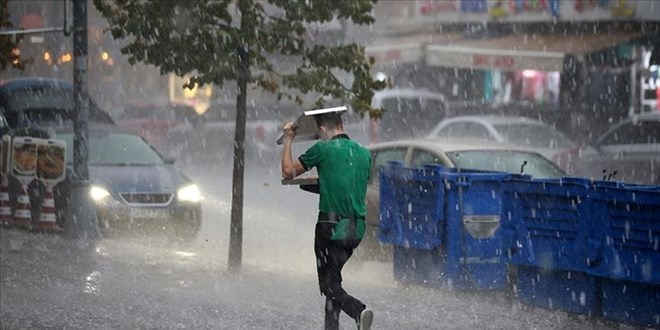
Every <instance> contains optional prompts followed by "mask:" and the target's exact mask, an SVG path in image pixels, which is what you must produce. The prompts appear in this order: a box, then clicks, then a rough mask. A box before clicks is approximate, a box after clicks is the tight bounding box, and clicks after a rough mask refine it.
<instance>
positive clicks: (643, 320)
mask: <svg viewBox="0 0 660 330" xmlns="http://www.w3.org/2000/svg"><path fill="white" fill-rule="evenodd" d="M601 283H602V284H601V287H602V316H603V317H604V318H607V319H610V320H613V321H617V322H621V323H626V324H633V325H638V326H643V327H652V328H660V285H659V284H649V283H640V282H631V281H622V280H613V279H608V278H602V279H601Z"/></svg>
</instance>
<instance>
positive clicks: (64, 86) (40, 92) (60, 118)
mask: <svg viewBox="0 0 660 330" xmlns="http://www.w3.org/2000/svg"><path fill="white" fill-rule="evenodd" d="M73 94H74V93H73V84H72V83H70V82H67V81H64V80H59V79H54V78H13V79H8V80H3V81H0V110H2V113H3V114H4V117H5V119H6V120H7V123H8V125H9V126H10V127H13V128H21V127H28V126H33V125H38V124H53V123H57V124H61V123H63V122H67V121H72V120H73V118H74V115H75V110H74V109H75V106H74V95H73ZM89 121H90V122H95V123H102V124H114V120H113V119H112V117H110V115H109V114H108V113H107V112H105V111H103V110H102V109H100V108H99V107H98V106H97V105H96V104H95V103H94V102H93V100H91V99H90V101H89Z"/></svg>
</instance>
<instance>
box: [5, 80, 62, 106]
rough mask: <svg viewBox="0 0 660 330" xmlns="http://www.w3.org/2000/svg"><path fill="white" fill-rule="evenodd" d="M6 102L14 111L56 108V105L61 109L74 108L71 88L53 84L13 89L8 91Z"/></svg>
mask: <svg viewBox="0 0 660 330" xmlns="http://www.w3.org/2000/svg"><path fill="white" fill-rule="evenodd" d="M5 103H6V105H7V108H8V109H13V110H14V111H21V110H25V109H44V108H54V107H55V105H57V108H60V109H73V108H74V101H73V93H72V92H71V90H67V89H62V88H54V87H52V86H47V87H43V88H29V89H28V88H26V89H16V90H12V91H11V93H7V95H6V99H5Z"/></svg>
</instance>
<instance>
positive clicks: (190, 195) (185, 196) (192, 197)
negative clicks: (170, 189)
mask: <svg viewBox="0 0 660 330" xmlns="http://www.w3.org/2000/svg"><path fill="white" fill-rule="evenodd" d="M176 197H177V199H178V200H179V201H180V202H193V203H199V202H200V201H201V200H202V192H200V191H199V187H197V185H196V184H191V185H188V186H185V187H183V188H181V189H179V191H177V193H176Z"/></svg>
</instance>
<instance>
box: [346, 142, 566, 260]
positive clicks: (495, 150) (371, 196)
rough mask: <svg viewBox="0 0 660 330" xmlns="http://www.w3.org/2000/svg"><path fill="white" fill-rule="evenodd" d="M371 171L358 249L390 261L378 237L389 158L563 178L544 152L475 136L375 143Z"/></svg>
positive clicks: (365, 256)
mask: <svg viewBox="0 0 660 330" xmlns="http://www.w3.org/2000/svg"><path fill="white" fill-rule="evenodd" d="M368 149H369V150H370V152H371V174H370V176H369V183H368V185H367V198H366V205H367V218H366V222H367V234H366V235H365V238H364V240H363V241H362V243H361V244H360V247H359V248H358V258H360V259H363V260H373V259H375V260H381V261H387V260H389V258H390V257H391V250H390V249H391V246H390V245H387V244H380V243H379V242H378V239H377V232H378V222H379V219H380V182H379V170H380V167H381V166H382V165H384V164H386V163H387V162H388V161H401V162H403V164H404V166H412V167H420V166H423V165H425V164H440V165H443V166H446V167H449V168H465V169H475V170H484V171H500V172H508V173H515V174H520V173H523V174H529V175H531V176H532V177H534V178H561V177H564V176H566V173H565V172H563V171H562V170H561V169H560V168H558V167H557V165H555V164H554V163H553V162H551V161H550V160H548V159H546V158H545V157H543V156H542V155H540V154H538V153H536V152H534V151H530V150H526V149H524V148H521V147H520V146H515V145H510V144H503V143H497V142H485V141H483V140H475V139H446V138H443V139H414V140H400V141H391V142H384V143H377V144H373V145H371V146H369V147H368Z"/></svg>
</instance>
